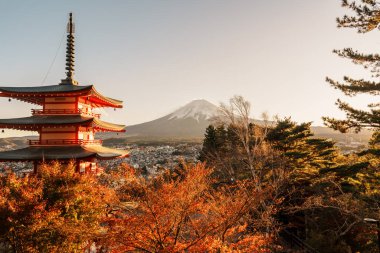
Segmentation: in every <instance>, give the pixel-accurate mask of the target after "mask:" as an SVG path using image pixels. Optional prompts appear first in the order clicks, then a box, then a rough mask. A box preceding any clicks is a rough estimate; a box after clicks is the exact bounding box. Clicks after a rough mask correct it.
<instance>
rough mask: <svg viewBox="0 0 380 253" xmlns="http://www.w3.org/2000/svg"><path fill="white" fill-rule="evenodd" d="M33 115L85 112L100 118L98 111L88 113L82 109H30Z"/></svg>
mask: <svg viewBox="0 0 380 253" xmlns="http://www.w3.org/2000/svg"><path fill="white" fill-rule="evenodd" d="M32 114H33V115H57V114H87V115H91V116H93V117H96V118H100V114H99V113H88V112H84V111H83V110H82V109H32Z"/></svg>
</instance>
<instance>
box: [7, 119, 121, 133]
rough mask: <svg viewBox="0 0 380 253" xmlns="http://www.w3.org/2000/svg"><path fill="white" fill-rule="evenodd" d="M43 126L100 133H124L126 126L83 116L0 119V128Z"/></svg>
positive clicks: (37, 128)
mask: <svg viewBox="0 0 380 253" xmlns="http://www.w3.org/2000/svg"><path fill="white" fill-rule="evenodd" d="M42 126H52V127H63V126H84V127H94V128H95V129H97V130H99V131H113V132H124V131H125V130H124V128H125V125H118V124H113V123H109V122H105V121H102V120H100V119H98V118H96V117H85V116H82V115H35V116H30V117H24V118H13V119H0V128H12V129H19V130H29V131H37V130H39V128H40V127H42Z"/></svg>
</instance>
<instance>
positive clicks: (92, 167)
mask: <svg viewBox="0 0 380 253" xmlns="http://www.w3.org/2000/svg"><path fill="white" fill-rule="evenodd" d="M95 170H96V163H91V171H95Z"/></svg>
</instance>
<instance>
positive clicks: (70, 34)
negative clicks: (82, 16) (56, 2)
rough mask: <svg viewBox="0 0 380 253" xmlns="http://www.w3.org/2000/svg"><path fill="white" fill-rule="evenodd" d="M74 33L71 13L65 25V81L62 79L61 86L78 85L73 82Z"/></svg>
mask: <svg viewBox="0 0 380 253" xmlns="http://www.w3.org/2000/svg"><path fill="white" fill-rule="evenodd" d="M74 32H75V25H74V23H73V13H72V12H70V14H69V22H68V23H67V46H66V70H67V72H66V79H63V80H62V82H61V84H71V85H78V82H77V81H75V80H74V66H75V65H74V59H75V56H74V53H75V50H74Z"/></svg>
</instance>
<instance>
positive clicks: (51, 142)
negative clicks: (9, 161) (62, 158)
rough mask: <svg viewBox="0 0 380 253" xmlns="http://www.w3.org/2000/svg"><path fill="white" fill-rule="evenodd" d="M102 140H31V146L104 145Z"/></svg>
mask: <svg viewBox="0 0 380 253" xmlns="http://www.w3.org/2000/svg"><path fill="white" fill-rule="evenodd" d="M102 142H103V141H102V140H75V139H47V140H29V145H30V146H61V145H91V144H102Z"/></svg>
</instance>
